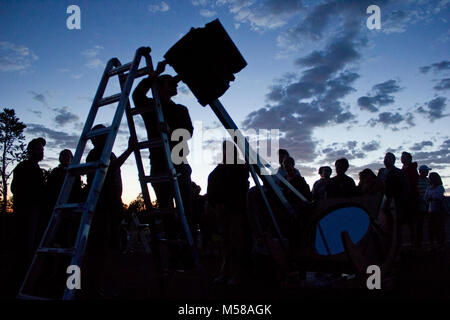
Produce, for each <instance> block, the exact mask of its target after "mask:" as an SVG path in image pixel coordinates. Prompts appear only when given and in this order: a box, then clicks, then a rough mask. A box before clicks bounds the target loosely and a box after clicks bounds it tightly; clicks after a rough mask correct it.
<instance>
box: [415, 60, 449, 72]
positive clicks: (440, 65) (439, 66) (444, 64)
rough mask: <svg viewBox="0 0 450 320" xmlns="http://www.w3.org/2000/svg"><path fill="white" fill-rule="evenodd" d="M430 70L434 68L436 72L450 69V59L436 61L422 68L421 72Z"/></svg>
mask: <svg viewBox="0 0 450 320" xmlns="http://www.w3.org/2000/svg"><path fill="white" fill-rule="evenodd" d="M430 70H433V71H434V72H435V73H438V72H441V71H446V70H450V61H448V60H442V61H441V62H436V63H433V64H430V65H428V66H423V67H421V68H420V72H422V73H428V72H429V71H430Z"/></svg>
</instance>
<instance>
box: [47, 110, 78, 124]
mask: <svg viewBox="0 0 450 320" xmlns="http://www.w3.org/2000/svg"><path fill="white" fill-rule="evenodd" d="M53 111H55V112H56V113H57V115H56V116H55V118H54V119H53V120H54V121H55V122H56V123H57V124H58V125H59V126H64V125H66V124H68V123H71V122H76V121H78V119H79V117H78V116H77V115H76V114H73V113H71V112H70V111H68V107H62V108H54V109H53Z"/></svg>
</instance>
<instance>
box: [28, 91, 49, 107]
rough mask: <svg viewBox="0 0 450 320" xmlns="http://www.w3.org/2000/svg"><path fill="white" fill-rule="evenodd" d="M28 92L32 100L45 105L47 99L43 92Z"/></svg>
mask: <svg viewBox="0 0 450 320" xmlns="http://www.w3.org/2000/svg"><path fill="white" fill-rule="evenodd" d="M28 93H30V94H31V95H32V96H33V100H36V101H38V102H40V103H42V104H43V105H44V106H47V99H46V97H45V95H44V94H43V93H37V92H34V91H29V92H28Z"/></svg>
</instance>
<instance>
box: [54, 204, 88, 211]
mask: <svg viewBox="0 0 450 320" xmlns="http://www.w3.org/2000/svg"><path fill="white" fill-rule="evenodd" d="M84 206H85V204H84V203H64V204H61V205H59V206H56V207H55V208H56V209H62V210H75V211H82V210H83V209H84Z"/></svg>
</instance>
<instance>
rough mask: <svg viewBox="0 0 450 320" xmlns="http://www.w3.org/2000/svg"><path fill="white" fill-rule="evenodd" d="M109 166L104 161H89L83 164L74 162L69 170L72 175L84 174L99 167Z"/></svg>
mask: <svg viewBox="0 0 450 320" xmlns="http://www.w3.org/2000/svg"><path fill="white" fill-rule="evenodd" d="M106 167H107V166H106V165H105V164H104V163H103V162H102V161H100V160H99V161H94V162H87V163H81V164H73V165H70V166H69V168H67V171H68V172H69V173H70V174H72V175H83V174H87V173H89V172H92V171H95V170H97V169H99V168H106Z"/></svg>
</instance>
